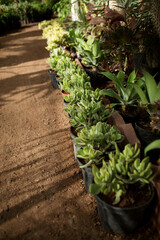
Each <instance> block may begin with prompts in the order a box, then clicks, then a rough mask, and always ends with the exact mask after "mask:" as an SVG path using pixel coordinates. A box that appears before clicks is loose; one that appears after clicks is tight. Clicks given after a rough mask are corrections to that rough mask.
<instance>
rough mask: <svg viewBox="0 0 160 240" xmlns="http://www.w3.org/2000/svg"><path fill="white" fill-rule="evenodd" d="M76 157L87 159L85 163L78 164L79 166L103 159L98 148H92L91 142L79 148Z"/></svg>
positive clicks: (85, 165) (83, 166) (86, 165)
mask: <svg viewBox="0 0 160 240" xmlns="http://www.w3.org/2000/svg"><path fill="white" fill-rule="evenodd" d="M77 157H79V158H82V159H85V160H87V163H86V164H84V165H82V166H80V168H85V167H89V166H90V165H91V164H93V163H99V162H101V161H102V160H103V159H104V157H103V153H102V152H101V151H100V150H96V149H94V147H93V145H91V144H88V145H87V146H85V147H84V148H83V149H79V150H78V151H77Z"/></svg>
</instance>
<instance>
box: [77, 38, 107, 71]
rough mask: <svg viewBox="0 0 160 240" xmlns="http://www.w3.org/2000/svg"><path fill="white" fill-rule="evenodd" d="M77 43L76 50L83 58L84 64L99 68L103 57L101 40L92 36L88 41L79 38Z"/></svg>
mask: <svg viewBox="0 0 160 240" xmlns="http://www.w3.org/2000/svg"><path fill="white" fill-rule="evenodd" d="M77 43H78V44H77V46H76V49H77V50H78V51H79V52H80V54H81V56H82V57H83V59H82V60H83V62H84V63H87V65H88V66H91V67H92V66H94V67H98V65H99V63H100V62H101V60H102V56H103V53H102V51H101V49H100V40H99V39H95V38H94V36H93V35H90V36H89V37H88V40H87V41H85V40H84V39H82V38H77Z"/></svg>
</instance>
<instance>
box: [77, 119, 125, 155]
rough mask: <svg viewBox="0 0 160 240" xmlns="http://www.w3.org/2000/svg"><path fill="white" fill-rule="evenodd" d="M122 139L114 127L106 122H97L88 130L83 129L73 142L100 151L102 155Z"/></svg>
mask: <svg viewBox="0 0 160 240" xmlns="http://www.w3.org/2000/svg"><path fill="white" fill-rule="evenodd" d="M123 139H124V136H123V135H122V134H121V133H120V131H119V130H118V129H117V128H116V127H115V126H111V125H110V124H107V123H106V122H98V123H97V124H96V125H95V126H91V128H89V129H86V128H83V129H82V130H81V131H80V132H79V133H78V137H77V138H75V139H74V141H75V143H76V144H77V145H79V146H82V147H84V146H86V145H88V144H90V145H92V146H93V148H94V149H96V150H100V151H101V152H102V154H107V153H108V152H110V151H112V150H113V149H115V142H121V141H122V140H123Z"/></svg>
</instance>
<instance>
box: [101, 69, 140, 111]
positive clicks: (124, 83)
mask: <svg viewBox="0 0 160 240" xmlns="http://www.w3.org/2000/svg"><path fill="white" fill-rule="evenodd" d="M102 74H103V75H104V76H106V77H107V78H108V79H109V80H111V81H113V82H114V85H115V88H116V90H117V91H114V90H113V89H110V88H109V89H103V90H102V91H101V93H102V94H104V95H107V96H110V97H113V98H115V99H116V100H117V101H118V103H115V104H114V105H122V106H123V107H124V108H125V106H126V105H132V106H136V105H137V97H138V94H137V92H136V91H135V88H134V86H135V85H136V86H140V87H141V88H142V86H143V85H144V83H143V80H142V79H137V77H136V72H135V70H134V71H132V72H131V74H130V75H129V77H128V78H127V80H125V73H124V72H123V71H119V72H118V74H117V76H116V75H115V74H113V73H110V72H103V73H102Z"/></svg>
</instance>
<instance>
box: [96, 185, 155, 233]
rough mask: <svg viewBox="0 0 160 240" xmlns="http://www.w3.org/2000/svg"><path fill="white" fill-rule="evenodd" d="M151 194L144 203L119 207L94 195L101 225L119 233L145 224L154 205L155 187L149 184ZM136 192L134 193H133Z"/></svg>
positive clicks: (131, 230)
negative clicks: (129, 206) (131, 206)
mask: <svg viewBox="0 0 160 240" xmlns="http://www.w3.org/2000/svg"><path fill="white" fill-rule="evenodd" d="M151 189H152V196H151V198H150V199H149V201H147V202H146V203H145V204H143V205H141V206H138V207H133V208H119V207H115V206H113V205H110V204H108V203H106V202H104V201H103V200H102V199H101V198H100V197H99V196H98V195H96V196H95V198H96V200H97V205H98V214H99V218H100V221H101V224H102V225H103V227H104V228H105V229H106V230H107V231H110V232H112V231H113V232H116V233H119V234H128V233H133V232H135V231H136V230H138V229H139V228H140V227H142V226H143V225H144V224H146V223H147V222H148V221H149V219H150V218H151V214H152V212H153V209H154V207H155V189H154V187H153V185H152V184H151ZM135 194H136V193H135Z"/></svg>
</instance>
